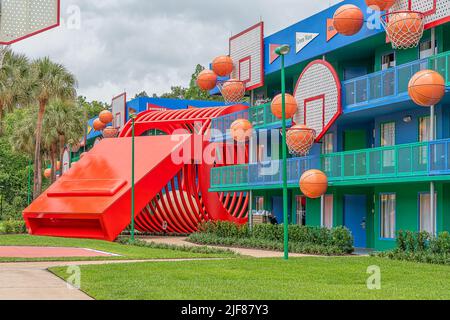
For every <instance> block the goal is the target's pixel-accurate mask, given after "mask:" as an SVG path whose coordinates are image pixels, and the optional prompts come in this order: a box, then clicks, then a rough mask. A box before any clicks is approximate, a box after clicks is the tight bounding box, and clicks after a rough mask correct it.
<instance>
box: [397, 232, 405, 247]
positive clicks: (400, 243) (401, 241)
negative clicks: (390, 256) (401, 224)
mask: <svg viewBox="0 0 450 320" xmlns="http://www.w3.org/2000/svg"><path fill="white" fill-rule="evenodd" d="M406 248H407V245H406V233H405V232H404V231H403V230H400V231H399V232H398V233H397V249H398V250H400V251H402V252H405V251H406Z"/></svg>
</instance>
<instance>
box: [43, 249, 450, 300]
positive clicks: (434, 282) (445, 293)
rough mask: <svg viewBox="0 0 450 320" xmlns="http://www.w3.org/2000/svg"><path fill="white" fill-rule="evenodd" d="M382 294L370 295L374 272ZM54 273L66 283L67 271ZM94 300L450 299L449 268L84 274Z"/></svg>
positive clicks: (109, 270) (237, 267)
mask: <svg viewBox="0 0 450 320" xmlns="http://www.w3.org/2000/svg"><path fill="white" fill-rule="evenodd" d="M372 265H376V266H379V267H380V268H381V275H382V282H381V284H382V289H381V290H369V289H367V285H366V281H367V279H368V277H369V276H370V275H369V274H367V268H368V267H369V266H372ZM51 271H52V272H54V273H55V274H56V275H58V276H60V277H61V278H63V279H67V277H68V275H67V274H66V269H65V268H52V269H51ZM81 271H82V273H81V288H82V290H83V291H85V292H86V293H87V294H89V295H90V296H92V297H94V298H96V299H100V300H105V299H111V300H116V299H121V300H122V299H136V300H142V299H144V300H169V299H176V300H186V299H189V300H201V299H212V300H221V299H226V300H229V299H231V300H249V299H250V300H264V299H268V300H278V299H288V300H297V299H302V300H312V299H314V300H315V299H319V300H338V299H339V300H341V299H344V300H346V299H363V300H372V299H388V300H398V299H450V281H449V277H450V276H449V274H450V267H448V266H436V265H427V264H417V263H410V262H399V261H392V260H388V259H381V258H374V257H338V258H298V259H291V260H289V261H282V260H280V259H234V260H220V261H189V262H184V261H178V262H152V263H142V264H124V265H101V266H82V267H81Z"/></svg>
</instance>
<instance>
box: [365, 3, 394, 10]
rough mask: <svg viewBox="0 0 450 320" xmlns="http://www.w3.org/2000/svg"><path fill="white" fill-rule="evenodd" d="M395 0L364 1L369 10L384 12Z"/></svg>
mask: <svg viewBox="0 0 450 320" xmlns="http://www.w3.org/2000/svg"><path fill="white" fill-rule="evenodd" d="M396 1H397V0H366V4H367V6H368V7H369V8H371V9H372V10H376V11H386V10H389V9H390V8H392V6H393V5H394V4H395V2H396Z"/></svg>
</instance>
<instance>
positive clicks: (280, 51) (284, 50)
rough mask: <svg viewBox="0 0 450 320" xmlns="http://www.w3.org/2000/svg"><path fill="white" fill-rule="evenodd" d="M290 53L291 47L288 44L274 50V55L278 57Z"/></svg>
mask: <svg viewBox="0 0 450 320" xmlns="http://www.w3.org/2000/svg"><path fill="white" fill-rule="evenodd" d="M290 51H291V47H290V46H289V45H288V44H284V45H282V46H279V47H278V48H276V49H275V53H276V54H277V55H279V56H285V55H287V54H288V53H289V52H290Z"/></svg>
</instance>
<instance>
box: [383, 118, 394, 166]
mask: <svg viewBox="0 0 450 320" xmlns="http://www.w3.org/2000/svg"><path fill="white" fill-rule="evenodd" d="M381 146H382V147H392V146H395V122H388V123H382V124H381ZM393 166H395V150H385V151H383V167H393Z"/></svg>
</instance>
